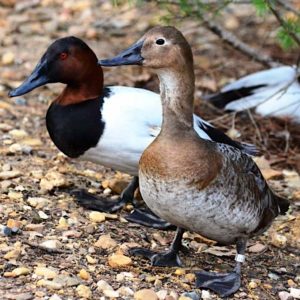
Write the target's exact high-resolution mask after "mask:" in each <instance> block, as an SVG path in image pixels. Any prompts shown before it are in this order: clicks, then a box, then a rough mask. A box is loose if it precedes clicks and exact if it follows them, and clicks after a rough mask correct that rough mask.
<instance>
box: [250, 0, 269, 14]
mask: <svg viewBox="0 0 300 300" xmlns="http://www.w3.org/2000/svg"><path fill="white" fill-rule="evenodd" d="M251 3H252V4H253V5H254V7H255V9H256V13H257V14H258V15H259V16H263V15H265V14H266V13H267V12H268V11H269V7H268V4H267V3H266V2H265V0H251Z"/></svg>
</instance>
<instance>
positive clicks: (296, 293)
mask: <svg viewBox="0 0 300 300" xmlns="http://www.w3.org/2000/svg"><path fill="white" fill-rule="evenodd" d="M290 294H291V296H292V297H294V298H295V299H300V289H295V288H291V290H290Z"/></svg>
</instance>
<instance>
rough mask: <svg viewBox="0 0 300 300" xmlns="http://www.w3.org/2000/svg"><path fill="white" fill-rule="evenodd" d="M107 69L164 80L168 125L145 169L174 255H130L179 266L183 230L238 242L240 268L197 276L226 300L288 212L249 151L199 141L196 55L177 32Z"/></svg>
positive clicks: (157, 33) (148, 40)
mask: <svg viewBox="0 0 300 300" xmlns="http://www.w3.org/2000/svg"><path fill="white" fill-rule="evenodd" d="M101 64H102V65H104V66H110V65H113V66H115V65H125V64H138V65H143V66H145V67H149V68H152V69H153V70H154V71H155V72H156V73H157V75H158V77H159V80H160V95H161V102H162V106H163V124H162V129H161V132H160V134H159V135H158V136H157V138H156V139H155V140H154V141H153V142H152V143H151V144H150V146H149V147H148V148H147V149H146V150H145V151H144V153H143V155H142V157H141V159H140V164H139V168H140V169H139V180H140V189H141V193H142V196H143V199H144V200H145V202H146V203H147V205H148V206H149V207H150V209H151V210H153V211H154V212H155V213H156V214H157V215H158V216H160V217H161V218H163V219H165V220H167V221H168V222H170V223H171V224H174V225H176V226H177V227H178V230H177V235H176V237H175V239H174V241H173V243H172V246H171V248H170V250H169V251H167V252H166V253H160V254H157V253H153V252H152V251H149V250H144V249H134V250H133V251H132V252H133V253H134V254H138V255H144V256H146V257H148V258H150V259H151V262H152V264H154V265H159V266H163V265H178V264H180V260H179V257H178V256H177V253H178V250H179V247H180V240H181V237H182V234H183V231H184V230H185V229H186V230H190V231H195V232H197V233H199V234H201V235H203V236H205V237H207V238H209V239H213V240H216V241H218V242H219V243H220V244H223V245H229V244H236V248H237V255H236V258H235V260H236V267H235V268H234V270H233V271H232V272H230V273H226V274H219V273H213V272H205V271H204V272H198V273H197V282H196V285H197V287H202V288H209V289H211V290H213V291H215V292H217V293H219V294H220V295H221V296H222V297H225V296H229V295H231V294H233V293H234V292H236V291H237V290H238V288H239V287H240V284H241V263H243V262H244V260H245V250H246V243H247V240H248V239H249V238H251V237H253V236H255V235H258V234H261V233H262V232H264V231H265V230H267V229H268V227H269V226H270V225H271V223H272V221H273V220H274V218H275V217H276V216H277V215H278V214H279V213H281V214H283V213H285V212H286V211H287V209H288V207H289V204H288V202H287V200H285V199H282V198H280V197H278V196H276V195H275V194H274V193H273V192H272V190H271V189H270V188H269V186H268V185H267V183H266V181H265V179H264V178H263V176H262V174H261V172H260V170H259V168H258V167H257V165H256V164H255V163H254V161H253V160H252V159H251V157H250V156H248V155H247V154H244V153H242V152H241V151H240V150H238V149H236V148H234V147H231V146H229V145H226V144H222V143H217V142H212V141H207V140H204V139H202V138H200V137H199V136H198V135H197V134H196V132H195V130H194V128H193V102H194V77H195V76H194V68H193V55H192V51H191V48H190V46H189V44H188V43H187V41H186V39H185V38H184V36H183V35H182V34H181V32H180V31H178V30H177V29H176V28H174V27H155V28H153V29H151V30H150V31H148V32H147V33H146V34H145V35H144V36H143V37H142V38H141V39H140V40H139V41H138V42H137V43H136V44H134V45H133V46H131V47H130V48H129V49H127V50H125V51H123V52H122V53H121V54H119V55H118V56H116V57H115V58H113V59H111V60H103V61H101Z"/></svg>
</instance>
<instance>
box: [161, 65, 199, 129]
mask: <svg viewBox="0 0 300 300" xmlns="http://www.w3.org/2000/svg"><path fill="white" fill-rule="evenodd" d="M158 77H159V80H160V95H161V101H162V106H163V124H162V130H161V132H162V133H169V134H170V133H175V134H176V132H178V131H182V130H183V131H186V130H192V129H193V111H194V89H195V75H194V71H193V66H192V65H191V66H190V68H188V67H185V68H182V69H163V70H159V72H158Z"/></svg>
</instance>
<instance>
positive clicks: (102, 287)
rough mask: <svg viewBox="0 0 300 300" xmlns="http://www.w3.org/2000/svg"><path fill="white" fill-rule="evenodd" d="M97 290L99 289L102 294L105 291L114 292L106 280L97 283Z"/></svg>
mask: <svg viewBox="0 0 300 300" xmlns="http://www.w3.org/2000/svg"><path fill="white" fill-rule="evenodd" d="M97 288H98V289H99V290H100V291H101V292H103V291H105V290H111V291H113V288H112V286H111V285H110V284H109V283H107V282H106V281H105V280H99V281H98V282H97Z"/></svg>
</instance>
